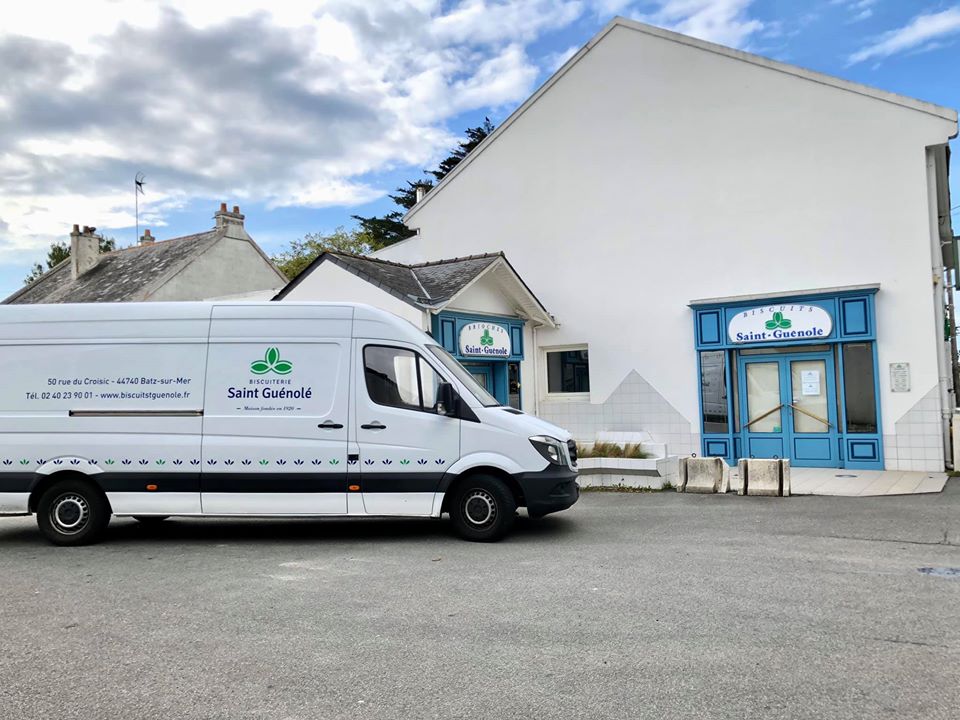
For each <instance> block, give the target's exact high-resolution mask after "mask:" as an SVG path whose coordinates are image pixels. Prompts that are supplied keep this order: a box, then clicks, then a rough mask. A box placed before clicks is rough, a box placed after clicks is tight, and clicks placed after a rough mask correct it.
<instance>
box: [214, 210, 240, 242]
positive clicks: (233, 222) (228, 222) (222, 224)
mask: <svg viewBox="0 0 960 720" xmlns="http://www.w3.org/2000/svg"><path fill="white" fill-rule="evenodd" d="M213 219H214V220H216V222H217V229H218V230H220V229H221V228H222V229H224V230H225V232H224V234H225V235H227V236H229V237H238V238H246V237H247V234H246V232H244V230H243V214H242V213H241V212H240V206H239V205H234V206H233V212H228V211H227V204H226V203H220V210H218V211H217V212H216V213H214V215H213Z"/></svg>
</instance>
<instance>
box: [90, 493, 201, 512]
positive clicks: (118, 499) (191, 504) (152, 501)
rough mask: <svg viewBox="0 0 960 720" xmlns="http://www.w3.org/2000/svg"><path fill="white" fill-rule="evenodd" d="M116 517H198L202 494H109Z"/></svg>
mask: <svg viewBox="0 0 960 720" xmlns="http://www.w3.org/2000/svg"><path fill="white" fill-rule="evenodd" d="M107 500H109V501H110V507H111V508H112V509H113V514H114V515H198V514H200V493H195V492H109V493H107Z"/></svg>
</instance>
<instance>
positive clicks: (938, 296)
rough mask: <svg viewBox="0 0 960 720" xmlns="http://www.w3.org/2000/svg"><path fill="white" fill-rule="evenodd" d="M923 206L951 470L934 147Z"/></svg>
mask: <svg viewBox="0 0 960 720" xmlns="http://www.w3.org/2000/svg"><path fill="white" fill-rule="evenodd" d="M927 206H928V208H927V209H928V216H929V222H930V253H931V260H932V268H931V270H932V273H933V306H934V307H933V312H934V321H935V323H936V336H935V337H936V339H937V376H938V378H939V382H938V385H939V389H940V420H941V422H940V425H941V428H940V429H941V435H942V443H943V456H944V460H945V463H946V466H947V468H949V469H951V470H952V469H953V457H952V453H951V438H950V420H951V416H952V414H953V403H952V402H951V397H950V374H951V372H952V370H951V369H950V368H951V363H950V358H949V357H947V348H948V347H949V344H948V343H947V342H946V340H945V339H944V337H943V329H944V327H945V323H946V317H945V314H944V304H945V299H946V293H945V291H944V287H943V277H944V274H943V250H942V248H941V247H940V218H939V213H938V208H937V161H936V156H935V150H934V148H927Z"/></svg>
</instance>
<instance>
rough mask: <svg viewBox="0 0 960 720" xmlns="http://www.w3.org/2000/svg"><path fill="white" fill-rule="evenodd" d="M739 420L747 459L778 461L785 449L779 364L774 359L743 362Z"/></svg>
mask: <svg viewBox="0 0 960 720" xmlns="http://www.w3.org/2000/svg"><path fill="white" fill-rule="evenodd" d="M742 366H743V373H744V378H743V380H744V381H743V383H742V387H743V393H744V412H743V413H742V417H743V418H744V422H743V433H744V449H745V451H746V452H745V454H746V456H747V457H758V458H782V457H784V456H785V455H784V453H785V450H786V443H785V438H784V431H783V416H784V412H783V411H784V407H783V406H784V403H783V390H782V388H781V371H782V367H781V366H782V363H781V362H780V361H779V360H778V359H776V360H744V361H742Z"/></svg>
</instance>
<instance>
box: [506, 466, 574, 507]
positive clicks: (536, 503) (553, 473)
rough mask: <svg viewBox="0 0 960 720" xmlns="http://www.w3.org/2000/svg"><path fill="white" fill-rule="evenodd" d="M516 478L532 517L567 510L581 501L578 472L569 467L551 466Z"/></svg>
mask: <svg viewBox="0 0 960 720" xmlns="http://www.w3.org/2000/svg"><path fill="white" fill-rule="evenodd" d="M514 477H515V478H516V480H517V483H519V485H520V489H521V490H522V491H523V499H524V503H525V504H526V506H527V512H528V513H530V514H531V515H546V514H548V513H553V512H559V511H560V510H566V509H567V508H568V507H570V506H571V505H573V504H574V503H575V502H576V501H577V500H579V499H580V486H579V485H578V484H577V471H576V470H571V469H570V468H568V467H560V466H558V465H550V466H548V467H547V468H546V469H544V470H540V471H539V472H529V473H520V474H519V475H514Z"/></svg>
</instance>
